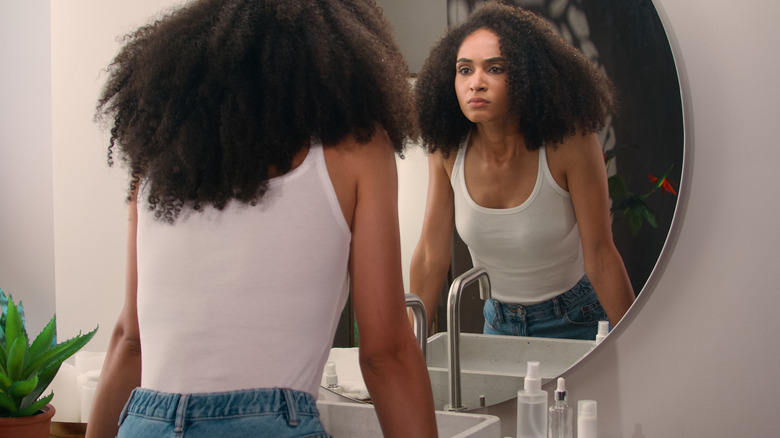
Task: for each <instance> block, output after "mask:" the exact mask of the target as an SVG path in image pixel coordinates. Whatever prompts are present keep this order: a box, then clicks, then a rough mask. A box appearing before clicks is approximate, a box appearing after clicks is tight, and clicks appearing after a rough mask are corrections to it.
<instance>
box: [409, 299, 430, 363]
mask: <svg viewBox="0 0 780 438" xmlns="http://www.w3.org/2000/svg"><path fill="white" fill-rule="evenodd" d="M405 298H406V307H411V308H412V315H413V316H414V325H415V327H416V330H415V336H417V342H419V343H420V349H421V350H422V354H423V357H427V355H426V347H427V345H428V314H427V313H425V305H424V304H423V302H422V300H421V299H420V297H418V296H417V295H415V294H406V295H405Z"/></svg>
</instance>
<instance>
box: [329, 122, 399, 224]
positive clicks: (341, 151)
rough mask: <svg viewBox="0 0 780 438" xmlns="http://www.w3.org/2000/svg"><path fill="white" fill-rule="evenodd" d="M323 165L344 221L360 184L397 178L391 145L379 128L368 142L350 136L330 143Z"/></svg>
mask: <svg viewBox="0 0 780 438" xmlns="http://www.w3.org/2000/svg"><path fill="white" fill-rule="evenodd" d="M323 154H324V156H325V164H326V166H327V168H328V174H329V176H330V180H331V183H332V184H333V188H334V190H335V191H336V196H337V197H338V199H339V204H340V205H341V209H342V212H343V213H344V218H345V219H346V221H347V224H349V225H350V227H351V225H352V217H353V215H354V211H355V205H356V202H357V193H358V187H359V186H365V185H366V183H367V182H371V181H376V182H377V183H380V184H382V183H386V182H387V179H388V178H395V177H396V169H395V156H394V149H393V145H392V143H391V141H390V139H389V138H388V136H387V134H386V133H385V131H384V130H383V129H381V128H378V129H377V131H376V133H375V134H374V137H373V138H372V139H371V141H369V142H368V143H358V142H357V140H355V138H354V137H353V136H352V135H348V136H347V137H345V138H344V139H343V140H342V141H341V142H339V143H338V144H336V145H333V146H325V147H323Z"/></svg>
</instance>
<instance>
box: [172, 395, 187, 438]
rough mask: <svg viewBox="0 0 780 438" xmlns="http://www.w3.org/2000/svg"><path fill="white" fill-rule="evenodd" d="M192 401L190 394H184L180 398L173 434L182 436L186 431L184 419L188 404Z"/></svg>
mask: <svg viewBox="0 0 780 438" xmlns="http://www.w3.org/2000/svg"><path fill="white" fill-rule="evenodd" d="M189 401H190V395H189V394H182V395H180V396H179V403H178V405H177V406H176V419H175V420H174V423H173V433H175V434H176V436H181V434H182V431H183V430H184V419H185V416H186V415H187V403H188V402H189Z"/></svg>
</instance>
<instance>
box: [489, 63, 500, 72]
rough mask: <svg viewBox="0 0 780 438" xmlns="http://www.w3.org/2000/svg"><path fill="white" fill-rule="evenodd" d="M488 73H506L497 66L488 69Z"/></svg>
mask: <svg viewBox="0 0 780 438" xmlns="http://www.w3.org/2000/svg"><path fill="white" fill-rule="evenodd" d="M488 71H489V72H490V73H503V72H504V68H503V67H499V66H497V65H494V66H493V67H490V68H489V69H488Z"/></svg>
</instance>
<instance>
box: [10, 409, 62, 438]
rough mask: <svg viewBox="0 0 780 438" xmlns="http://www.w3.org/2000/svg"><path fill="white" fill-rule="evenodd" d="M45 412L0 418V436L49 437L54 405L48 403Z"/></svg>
mask: <svg viewBox="0 0 780 438" xmlns="http://www.w3.org/2000/svg"><path fill="white" fill-rule="evenodd" d="M42 410H43V412H41V413H39V414H36V415H33V416H31V417H14V418H0V436H1V437H13V438H49V428H50V427H51V417H53V416H54V412H55V410H54V406H52V405H50V404H49V405H46V406H45V407H44V408H43V409H42Z"/></svg>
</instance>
